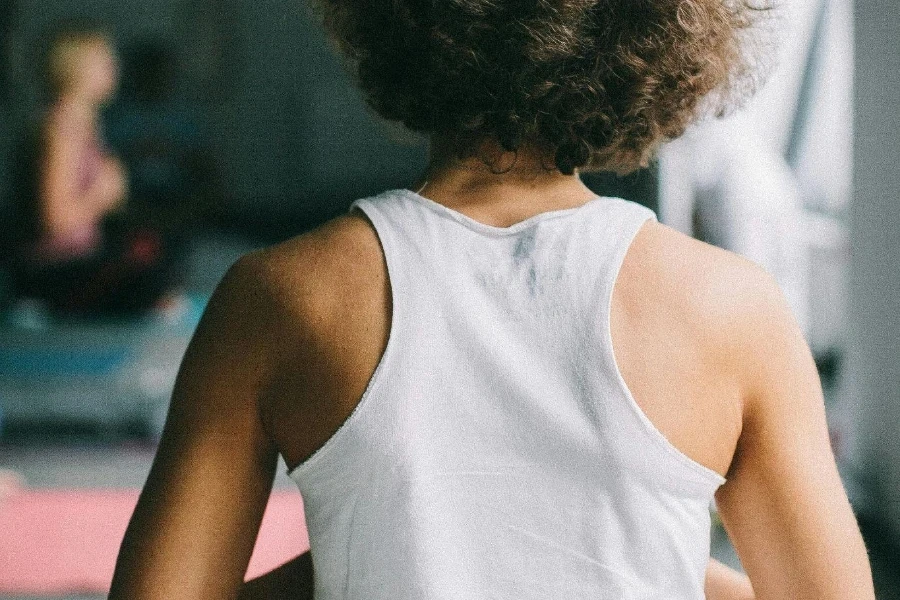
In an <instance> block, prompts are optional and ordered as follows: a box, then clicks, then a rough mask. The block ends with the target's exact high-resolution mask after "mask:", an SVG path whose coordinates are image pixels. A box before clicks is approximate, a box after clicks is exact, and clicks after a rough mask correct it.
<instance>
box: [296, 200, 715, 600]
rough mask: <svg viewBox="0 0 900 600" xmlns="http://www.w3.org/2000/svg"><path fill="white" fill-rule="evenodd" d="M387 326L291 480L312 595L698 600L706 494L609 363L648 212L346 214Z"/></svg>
mask: <svg viewBox="0 0 900 600" xmlns="http://www.w3.org/2000/svg"><path fill="white" fill-rule="evenodd" d="M354 208H358V209H359V210H361V211H363V212H364V213H365V214H366V216H367V217H368V219H369V220H370V221H371V223H372V224H373V225H374V228H375V230H376V232H377V234H378V237H379V240H380V242H381V246H382V250H383V252H384V256H385V260H386V264H387V271H388V277H389V280H390V287H391V295H392V298H393V311H392V312H393V314H392V318H391V325H390V333H389V335H388V341H387V345H386V348H385V351H384V354H383V356H382V357H381V360H380V362H379V363H378V366H377V367H376V369H375V372H374V374H373V375H372V378H371V380H370V381H369V383H368V386H367V388H366V390H365V392H364V393H363V396H362V398H361V401H360V402H359V404H358V406H357V407H356V409H355V410H354V411H353V412H352V414H351V415H350V416H349V418H348V419H347V420H346V421H345V423H344V424H343V425H342V426H341V427H340V428H339V429H338V430H337V432H336V433H335V434H334V435H333V436H332V437H331V438H330V439H329V440H328V441H327V442H326V443H325V444H324V445H323V446H322V447H321V448H320V449H319V450H318V451H316V452H315V453H314V454H313V455H312V456H311V457H309V458H308V459H307V460H306V461H304V462H303V463H301V464H300V465H299V466H297V467H295V468H294V469H293V470H292V471H291V472H290V473H289V475H290V477H291V478H292V479H293V480H294V481H295V482H296V483H297V485H298V487H299V488H300V492H301V494H302V496H303V500H304V505H305V514H306V523H307V528H308V531H309V539H310V547H311V553H312V560H313V568H314V573H315V598H316V599H317V600H336V599H354V600H451V599H452V600H476V599H478V600H481V599H493V600H532V599H533V600H557V599H565V600H582V599H583V600H588V599H590V600H599V599H603V600H626V599H627V600H644V599H647V600H649V599H651V598H652V599H654V600H660V599H665V600H688V599H692V600H693V599H699V598H703V597H704V580H705V573H706V567H707V563H708V560H709V545H710V514H709V508H710V503H711V500H712V498H713V493H714V492H715V490H716V488H718V487H719V486H720V485H721V484H722V483H723V482H724V481H725V480H724V478H722V477H721V476H720V475H719V474H718V473H716V472H715V471H713V470H711V469H709V468H707V467H705V466H703V465H701V464H699V463H697V462H695V461H693V460H692V459H690V458H689V457H688V456H687V455H685V454H683V453H682V452H681V451H679V450H678V449H677V448H675V446H673V445H672V444H671V443H670V442H669V441H668V440H667V439H666V438H665V437H664V436H663V435H662V433H660V432H659V430H657V429H656V428H655V427H654V425H653V424H652V423H651V422H650V420H649V419H648V418H647V416H646V415H645V414H644V413H643V412H642V411H641V409H640V407H639V406H638V405H637V404H636V403H635V401H634V399H633V397H632V395H631V393H630V391H629V390H628V388H627V386H626V384H625V382H624V380H623V378H622V376H621V374H620V371H619V369H618V367H617V366H616V361H615V358H614V355H613V348H612V345H611V335H610V327H609V313H610V300H611V298H612V290H613V284H614V283H615V280H616V276H617V274H618V272H619V269H620V266H621V264H622V262H623V259H624V257H625V253H626V251H627V249H628V247H629V245H630V243H631V241H632V239H633V238H634V236H635V235H636V233H637V232H638V230H639V229H640V227H641V226H642V225H643V224H644V222H645V221H647V220H648V219H653V220H655V219H656V215H655V213H653V211H651V210H650V209H648V208H646V207H644V206H642V205H640V204H637V203H634V202H631V201H627V200H622V199H619V198H608V197H599V196H598V197H595V198H593V199H592V200H590V201H589V202H587V203H586V204H584V205H582V206H579V207H577V208H569V209H562V210H554V211H550V212H544V213H540V214H537V215H535V216H533V217H531V218H529V219H526V220H524V221H521V222H519V223H516V224H515V225H513V226H511V227H506V228H502V227H494V226H490V225H486V224H483V223H481V222H479V221H476V220H474V219H472V218H470V217H467V216H465V215H463V214H461V213H459V212H456V211H454V210H452V209H450V208H448V207H445V206H444V205H442V204H439V203H437V202H434V201H432V200H429V199H427V198H425V197H423V196H420V195H418V194H416V193H414V192H411V191H409V190H402V189H401V190H390V191H387V192H384V193H382V194H379V195H377V196H373V197H369V198H364V199H360V200H357V201H355V202H354V203H353V204H352V205H351V210H353V209H354Z"/></svg>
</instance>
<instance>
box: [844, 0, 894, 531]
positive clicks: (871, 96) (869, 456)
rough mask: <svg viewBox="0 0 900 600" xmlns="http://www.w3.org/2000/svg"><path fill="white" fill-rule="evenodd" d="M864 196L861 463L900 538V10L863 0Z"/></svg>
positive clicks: (855, 376)
mask: <svg viewBox="0 0 900 600" xmlns="http://www.w3.org/2000/svg"><path fill="white" fill-rule="evenodd" d="M856 15H857V19H856V27H857V31H856V39H857V41H858V42H857V44H856V82H857V85H856V99H855V102H856V117H855V130H856V138H855V139H856V149H855V184H854V187H855V197H854V202H853V206H852V219H851V244H852V250H851V255H852V258H851V264H852V269H851V277H852V281H851V289H850V294H851V297H850V302H849V305H850V315H849V319H850V331H851V335H852V352H851V354H850V357H849V367H850V381H851V382H852V385H851V391H852V401H853V403H854V406H855V417H856V421H857V429H856V434H855V436H854V437H855V440H856V442H855V446H854V463H855V464H856V466H857V468H858V469H860V471H861V473H862V475H863V480H864V483H865V484H866V487H867V489H868V491H869V492H870V493H871V495H872V500H873V501H874V502H873V504H872V507H873V509H874V510H877V511H878V512H881V513H884V514H883V515H882V516H885V517H887V519H888V522H889V523H891V525H892V527H893V530H894V533H895V534H896V535H898V536H900V240H898V232H900V169H898V168H897V150H898V141H900V39H898V36H897V32H898V31H900V12H898V11H897V6H896V2H895V1H894V0H857V4H856Z"/></svg>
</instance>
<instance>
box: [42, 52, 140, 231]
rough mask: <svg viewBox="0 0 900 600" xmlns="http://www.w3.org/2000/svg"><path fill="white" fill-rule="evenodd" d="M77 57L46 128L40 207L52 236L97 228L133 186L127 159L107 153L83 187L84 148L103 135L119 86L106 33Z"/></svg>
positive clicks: (46, 227) (44, 132)
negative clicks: (104, 109)
mask: <svg viewBox="0 0 900 600" xmlns="http://www.w3.org/2000/svg"><path fill="white" fill-rule="evenodd" d="M74 62H75V66H73V67H72V73H71V76H70V77H69V78H68V80H67V82H66V83H67V85H66V86H65V89H64V90H63V92H62V93H61V95H60V97H59V98H57V100H56V102H55V103H54V109H55V110H54V111H53V116H52V118H51V119H49V120H48V122H47V123H46V125H45V127H44V131H43V138H44V149H45V151H44V152H43V159H42V160H43V162H42V165H41V180H40V192H41V193H40V199H41V205H40V208H41V220H42V225H43V230H44V234H45V235H47V236H49V237H51V238H66V237H68V236H70V235H72V234H73V233H74V232H78V231H80V230H84V229H86V228H87V229H92V228H93V227H94V226H95V225H96V224H97V223H98V222H99V221H100V220H101V219H102V218H103V216H104V215H106V214H107V213H109V212H111V211H113V210H115V209H116V208H117V207H118V206H119V205H120V204H121V203H122V201H123V200H124V198H125V195H126V188H127V183H126V178H125V171H124V169H123V167H122V165H121V163H120V162H119V161H118V160H117V159H116V158H114V157H112V156H107V157H104V160H103V163H102V165H101V167H100V172H99V173H98V175H97V177H95V178H94V180H93V182H92V185H91V186H90V187H89V188H88V189H86V190H84V191H81V190H80V189H79V188H80V185H79V177H80V174H79V162H80V160H81V152H83V148H84V147H85V145H86V144H87V143H88V140H90V139H91V138H92V137H95V136H96V135H97V131H98V127H99V125H98V121H99V112H100V107H101V106H102V105H103V104H105V103H106V102H108V101H109V100H110V99H111V98H112V96H113V94H114V92H115V88H116V85H117V84H116V82H117V79H118V69H117V66H116V61H115V56H114V55H113V53H112V50H111V48H110V47H109V45H108V44H107V43H106V42H105V41H104V40H102V39H97V40H95V41H93V42H90V43H86V44H85V45H84V47H83V48H82V49H81V50H80V52H79V53H78V56H77V57H76V58H75V59H74Z"/></svg>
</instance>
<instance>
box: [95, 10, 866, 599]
mask: <svg viewBox="0 0 900 600" xmlns="http://www.w3.org/2000/svg"><path fill="white" fill-rule="evenodd" d="M322 9H323V12H324V18H325V23H326V25H327V26H328V28H329V30H330V32H331V34H332V35H333V36H334V37H335V38H336V39H337V41H338V42H339V43H340V45H341V46H342V48H343V49H344V51H345V52H346V53H347V54H348V56H349V57H350V59H351V61H352V64H354V65H355V66H356V69H357V72H356V74H357V76H358V79H359V81H360V83H361V86H362V88H363V89H364V90H365V92H366V94H367V98H368V100H369V102H370V104H371V105H372V106H373V107H375V109H376V110H377V111H378V112H379V113H380V114H381V115H382V116H384V117H386V118H388V119H392V120H399V121H402V122H403V123H404V124H405V125H406V126H407V127H409V128H410V129H412V130H415V131H419V132H422V133H424V134H427V135H428V136H429V137H430V143H431V146H430V161H429V166H428V168H427V171H426V173H425V174H424V175H423V177H422V179H421V180H420V181H419V182H416V184H415V185H414V186H411V188H410V189H398V190H389V191H386V192H384V193H382V194H379V195H378V196H375V197H372V198H365V199H360V200H358V201H356V202H355V203H354V204H353V206H352V207H351V210H349V211H348V212H347V214H345V215H343V216H340V217H338V218H336V219H334V220H332V221H329V222H328V223H326V224H324V225H323V226H321V227H319V228H318V229H316V230H314V231H312V232H310V233H307V234H305V235H302V236H300V237H298V238H295V239H293V240H291V241H288V242H286V243H283V244H281V245H278V246H276V247H273V248H270V249H267V250H264V251H261V252H257V253H254V254H251V255H249V256H247V257H245V258H244V259H242V260H240V261H239V262H238V263H237V264H236V265H235V266H234V267H233V268H232V270H231V271H230V272H229V274H228V275H227V276H226V277H225V279H224V280H223V282H222V283H221V284H220V287H219V289H218V291H217V292H216V294H215V297H214V300H213V301H212V302H211V303H210V305H209V309H208V311H207V313H206V315H205V316H204V318H203V321H202V323H201V325H200V327H199V329H198V331H197V333H196V335H195V338H194V340H193V341H192V343H191V347H190V349H189V351H188V353H187V355H186V357H185V359H184V363H183V365H182V369H181V373H180V375H179V378H178V382H177V385H176V390H175V392H174V396H173V399H172V405H171V410H170V414H169V418H168V422H167V424H166V429H165V433H164V435H163V439H162V442H161V445H160V447H159V451H158V454H157V457H156V460H155V462H154V465H153V468H152V470H151V473H150V476H149V479H148V481H147V484H146V487H145V489H144V492H143V493H142V495H141V499H140V501H139V503H138V506H137V508H136V510H135V513H134V516H133V518H132V521H131V524H130V525H129V528H128V532H127V534H126V537H125V540H124V542H123V545H122V550H121V554H120V558H119V564H118V566H117V570H116V576H115V580H114V582H113V589H112V594H111V597H112V598H130V599H134V598H234V597H239V596H241V595H242V596H243V597H309V595H310V593H311V592H312V591H313V590H314V592H315V597H316V598H366V599H382V598H385V599H386V598H391V599H414V598H415V599H420V598H421V599H425V598H428V599H431V598H435V599H442V598H510V599H511V598H516V599H521V598H529V599H530V598H534V599H538V598H541V599H544V598H573V599H574V598H616V599H619V598H666V599H679V600H680V599H688V598H690V599H697V598H702V597H704V595H705V596H706V597H708V598H750V597H754V595H755V597H757V598H760V599H765V598H791V599H803V598H815V599H817V600H822V599H830V598H833V599H841V600H847V599H863V598H865V599H871V598H873V592H872V582H871V575H870V571H869V566H868V563H867V557H866V551H865V548H864V546H863V542H862V538H861V536H860V534H859V530H858V528H857V524H856V522H855V520H854V516H853V513H852V511H851V508H850V505H849V503H848V501H847V497H846V494H845V492H844V490H843V487H842V485H841V481H840V479H839V477H838V473H837V469H836V466H835V460H834V457H833V455H832V452H831V449H830V447H829V443H828V435H827V428H826V424H825V415H824V408H823V401H822V392H821V388H820V385H819V382H818V377H817V373H816V370H815V366H814V364H813V361H812V359H811V357H810V353H809V350H808V347H807V346H806V343H805V341H804V340H803V337H802V335H801V333H800V331H799V329H798V327H797V325H796V322H795V320H794V318H793V316H792V315H791V313H790V310H789V308H788V307H787V305H786V303H785V301H784V298H783V295H782V294H781V292H780V290H779V289H778V287H777V285H776V284H775V283H774V282H773V279H772V278H771V277H770V276H769V275H768V274H766V273H765V272H764V271H762V269H760V268H759V267H757V266H755V265H754V264H752V263H750V262H749V261H747V260H744V259H742V258H740V257H738V256H736V255H733V254H731V253H729V252H726V251H724V250H720V249H717V248H714V247H711V246H709V245H706V244H703V243H701V242H699V241H696V240H693V239H691V238H688V237H686V236H683V235H681V234H679V233H677V232H676V231H674V230H672V229H670V228H668V227H665V226H664V225H662V224H660V223H658V222H657V221H656V219H655V215H653V213H652V212H650V211H649V210H648V209H646V208H644V207H642V206H640V205H638V204H635V203H633V202H628V201H625V200H620V199H616V198H601V197H597V196H595V195H593V194H592V193H591V192H590V191H589V190H588V189H587V188H586V187H585V186H583V185H582V184H581V181H580V179H579V176H578V173H579V172H580V171H583V170H591V169H606V170H616V171H628V170H630V169H633V168H635V167H637V166H639V165H641V164H644V163H645V162H646V161H647V159H648V157H649V156H650V155H651V154H652V152H653V150H654V148H655V147H656V146H657V145H658V144H659V143H660V142H661V141H663V140H664V139H666V138H672V137H675V136H677V135H679V134H680V133H681V132H682V131H683V129H684V127H685V126H686V125H687V124H688V123H689V122H690V121H691V120H692V119H694V118H695V117H696V116H697V115H698V114H700V113H701V112H702V110H701V109H702V108H704V106H711V107H713V108H716V107H718V106H720V105H721V101H723V100H724V99H726V98H728V97H729V96H730V91H733V90H735V89H738V88H739V84H740V83H741V81H742V80H743V77H742V74H743V73H744V70H745V60H744V58H743V54H742V49H741V41H742V38H743V37H744V35H745V31H746V27H747V26H748V25H749V23H750V21H751V20H752V13H751V11H750V9H748V8H746V7H744V6H742V5H740V6H739V5H733V4H728V3H722V2H719V1H717V0H682V1H675V0H671V1H670V0H645V1H642V2H634V1H633V0H628V1H625V0H621V1H612V2H609V1H605V0H577V1H576V0H558V1H547V0H535V1H529V2H514V1H512V0H502V1H500V2H498V1H496V0H458V1H456V2H447V3H419V2H414V1H412V0H401V1H399V2H376V3H355V2H349V1H347V0H327V1H323V2H322ZM707 103H708V104H707ZM413 190H415V191H413ZM613 348H615V350H613ZM279 454H280V455H282V456H283V457H284V459H285V461H286V462H287V464H288V466H289V467H290V471H289V472H290V475H291V477H292V478H293V479H294V480H295V481H296V482H297V483H298V485H299V487H300V490H301V492H302V493H303V496H304V503H305V513H306V520H307V526H308V529H309V532H310V544H311V553H310V554H306V555H303V556H301V557H298V559H296V560H295V561H292V562H291V563H288V564H287V565H286V566H284V567H283V568H281V569H278V570H276V571H274V572H272V573H271V574H269V575H268V576H265V577H263V578H262V579H260V580H258V581H255V582H251V583H250V584H248V585H242V579H243V575H244V572H245V569H246V566H247V563H248V561H249V557H250V553H251V551H252V548H253V544H254V540H255V537H256V533H257V530H258V527H259V523H260V519H261V517H262V514H263V509H264V507H265V504H266V499H267V497H268V495H269V492H270V489H271V485H272V479H273V474H274V470H275V468H276V464H277V462H276V461H277V457H278V455H279ZM713 498H715V500H716V502H717V505H718V510H719V513H720V515H721V517H722V520H723V522H724V523H725V526H726V529H727V530H728V532H729V534H730V536H731V538H732V540H733V541H734V543H735V546H736V548H737V551H738V554H739V556H740V558H741V560H742V562H743V565H744V567H745V568H746V571H747V573H748V575H749V582H748V581H747V580H746V579H743V578H742V577H740V576H738V575H736V574H735V573H733V572H731V571H729V570H728V569H725V568H724V567H723V566H721V565H719V564H718V563H715V562H712V561H710V560H709V513H708V506H709V502H710V501H711V500H712V499H713ZM298 518H299V516H298ZM751 583H752V587H751Z"/></svg>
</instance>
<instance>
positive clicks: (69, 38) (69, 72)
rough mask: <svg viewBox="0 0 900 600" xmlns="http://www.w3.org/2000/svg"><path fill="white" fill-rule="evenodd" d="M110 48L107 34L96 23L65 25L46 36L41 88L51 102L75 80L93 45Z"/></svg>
mask: <svg viewBox="0 0 900 600" xmlns="http://www.w3.org/2000/svg"><path fill="white" fill-rule="evenodd" d="M97 44H103V45H106V46H107V47H111V42H110V36H109V34H108V33H107V32H106V30H105V29H103V28H102V27H99V26H96V25H84V24H82V25H74V24H68V25H65V26H61V27H59V28H57V29H56V31H55V32H54V33H52V34H51V35H50V36H49V40H48V43H47V47H46V50H45V55H44V60H43V61H42V62H43V80H44V90H45V92H46V94H47V96H48V100H50V101H53V100H56V99H57V98H59V97H60V96H61V95H62V94H64V93H65V92H66V91H67V90H68V89H69V88H70V87H71V86H72V85H73V83H74V82H75V81H76V78H77V76H78V68H79V66H80V64H79V63H80V60H81V58H82V57H83V56H84V54H85V52H86V51H87V50H88V49H89V48H90V47H92V46H95V45H97Z"/></svg>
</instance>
